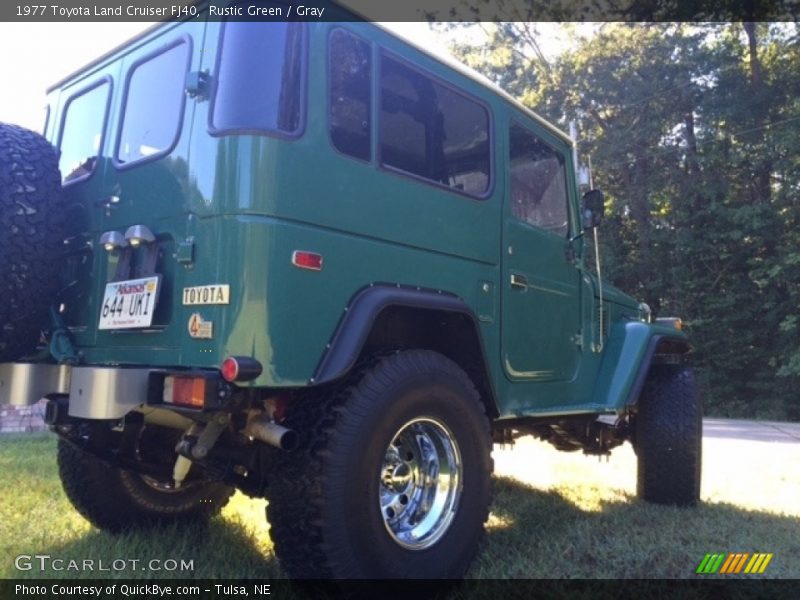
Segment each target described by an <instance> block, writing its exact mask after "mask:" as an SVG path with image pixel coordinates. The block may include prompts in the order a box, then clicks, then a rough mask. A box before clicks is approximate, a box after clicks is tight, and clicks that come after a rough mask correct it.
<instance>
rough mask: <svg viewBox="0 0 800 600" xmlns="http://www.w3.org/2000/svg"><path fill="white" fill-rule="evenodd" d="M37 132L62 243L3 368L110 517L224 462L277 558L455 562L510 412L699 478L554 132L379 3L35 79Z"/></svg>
mask: <svg viewBox="0 0 800 600" xmlns="http://www.w3.org/2000/svg"><path fill="white" fill-rule="evenodd" d="M45 136H46V138H47V140H49V142H51V143H52V145H53V146H55V147H56V148H57V149H58V151H59V152H60V158H59V160H60V163H59V167H60V172H61V177H62V189H61V191H60V197H59V200H58V206H57V207H51V209H52V210H57V211H59V212H61V213H62V214H64V216H65V220H66V223H65V224H64V225H63V227H64V230H63V236H60V237H63V250H61V252H63V254H64V256H63V259H62V260H61V261H60V262H59V276H58V285H55V284H54V285H53V287H52V288H50V289H49V290H43V291H37V293H40V294H44V295H51V298H50V300H51V303H52V309H51V311H50V314H49V317H48V319H47V320H46V321H45V322H44V323H43V325H42V327H43V329H44V334H45V336H46V341H47V345H46V346H42V345H41V344H40V345H39V348H38V349H37V350H31V351H30V352H27V353H26V354H25V355H24V356H12V354H13V349H10V346H9V348H7V349H6V352H5V357H6V360H8V359H9V358H13V359H14V362H7V363H6V364H4V365H0V378H2V380H3V382H4V383H5V384H7V385H5V389H6V390H13V391H14V392H13V393H12V392H10V391H9V392H7V394H6V396H7V397H6V398H5V399H6V400H9V401H11V402H17V403H29V402H32V401H35V400H36V399H38V397H40V396H42V395H45V396H47V397H48V398H49V399H50V401H49V406H48V421H49V423H50V424H51V426H52V428H53V430H54V431H56V433H58V434H59V435H60V436H61V438H62V440H61V442H60V447H59V464H60V467H61V474H62V479H63V480H64V486H65V489H66V491H67V493H68V495H69V496H70V498H71V499H72V501H73V503H74V504H75V505H76V507H77V508H78V510H80V511H81V512H82V513H83V514H84V515H86V516H87V518H89V519H90V520H91V521H92V522H94V523H95V524H97V525H98V526H100V527H105V528H107V529H111V530H119V529H124V528H126V527H128V526H130V525H132V524H135V523H136V522H139V521H145V520H148V519H152V518H164V516H165V515H167V514H169V515H173V516H175V517H184V516H185V517H193V518H194V517H197V516H199V515H200V514H203V515H206V514H210V512H211V511H212V509H216V508H218V507H219V506H221V505H222V504H223V503H224V501H225V500H226V499H227V497H228V496H229V495H230V491H231V490H232V489H233V488H234V487H238V488H240V489H243V490H245V491H247V492H248V493H251V494H254V495H260V496H266V497H267V498H268V499H269V502H270V508H269V518H270V521H271V523H272V532H273V533H272V535H273V539H274V541H275V545H276V550H277V552H278V555H279V557H280V558H281V561H282V563H283V564H284V566H285V567H286V569H287V571H288V572H289V574H291V575H293V576H297V577H305V576H313V577H317V576H323V577H347V578H349V577H401V576H404V574H407V573H410V574H411V575H412V576H417V577H442V576H445V577H452V576H458V575H460V574H461V573H463V571H464V569H466V567H467V565H468V564H469V560H470V558H471V557H472V555H473V554H474V551H475V548H476V547H477V540H478V539H479V538H478V536H479V533H480V530H481V529H482V524H483V521H484V520H485V518H486V515H487V511H488V502H489V496H488V478H489V473H490V464H491V463H490V460H489V458H488V456H489V451H490V448H491V441H492V439H493V440H494V441H495V442H508V441H513V439H514V438H515V437H516V436H518V435H523V434H533V435H537V436H539V437H541V438H543V439H547V440H548V441H550V442H552V443H553V444H554V445H556V447H558V448H560V449H565V450H575V449H582V450H584V451H585V452H588V453H595V454H606V453H608V451H609V450H610V449H611V448H613V447H614V446H616V445H618V444H620V443H622V442H624V441H625V440H631V441H633V442H634V446H635V447H636V448H637V452H638V453H639V455H640V477H639V484H640V493H641V494H642V495H643V496H645V498H648V497H649V498H648V499H652V500H655V501H659V502H675V503H691V502H693V501H695V500H696V499H697V496H698V493H699V436H700V430H699V414H700V413H699V402H698V401H697V398H696V393H695V392H694V387H693V383H692V382H691V380H690V379H691V373H690V371H689V370H688V369H687V368H686V367H685V366H684V364H683V363H684V359H685V357H686V355H687V354H688V352H689V350H690V346H689V344H688V341H687V339H686V336H685V335H684V334H683V332H681V331H680V330H679V328H677V327H676V326H675V325H676V323H677V321H676V320H667V321H661V320H659V321H657V322H651V319H650V314H649V309H647V307H646V306H645V305H642V304H640V303H639V302H637V301H636V300H634V299H633V298H631V297H629V296H627V295H625V294H623V293H622V292H620V291H618V290H616V289H614V288H613V287H611V286H608V285H602V286H601V283H600V280H599V277H598V275H599V274H598V273H595V272H594V271H593V269H592V268H591V265H590V264H589V261H588V260H587V258H586V255H587V252H586V250H587V248H588V240H589V239H590V238H591V235H592V233H593V230H592V229H591V228H588V229H587V228H585V226H587V225H593V224H594V223H592V221H593V220H594V221H595V222H596V220H597V218H598V217H599V213H600V212H601V211H602V206H601V205H602V199H600V208H598V207H597V203H596V202H595V206H594V207H592V206H591V205H590V203H589V202H586V203H582V202H581V198H580V193H579V189H578V184H577V181H576V178H575V176H574V173H575V164H574V153H573V142H572V141H571V139H570V138H568V137H567V136H566V135H565V134H563V133H561V132H560V131H559V130H557V129H556V128H554V127H553V126H551V125H549V124H548V123H546V122H545V121H543V120H542V119H541V118H539V117H537V116H536V115H535V114H533V113H531V112H530V111H528V110H526V109H525V108H524V107H522V106H521V105H520V104H519V103H517V102H515V101H514V100H513V99H512V98H510V97H509V96H507V95H506V94H504V93H502V92H500V91H499V90H498V89H496V88H494V87H492V86H491V85H489V84H487V83H485V82H483V81H482V80H480V79H479V78H478V77H477V76H475V75H474V74H471V73H469V72H468V71H466V70H464V69H461V68H459V67H458V66H457V65H448V64H445V63H443V62H442V61H441V60H440V59H437V58H435V57H433V56H431V55H429V54H427V53H425V52H424V51H422V50H421V49H419V48H416V47H413V46H412V45H410V44H409V43H407V42H405V41H403V40H400V39H398V38H397V37H395V36H394V35H392V34H391V33H389V32H388V31H386V30H384V29H382V28H380V27H378V26H375V25H372V24H369V23H358V22H346V23H333V22H326V23H322V22H320V23H270V24H266V23H241V22H235V21H229V22H225V23H221V22H216V21H213V20H209V21H204V20H202V19H194V20H190V21H187V22H179V23H170V24H166V25H163V26H160V27H158V28H156V29H153V30H150V31H148V32H146V33H145V34H143V35H142V36H140V37H138V38H136V39H135V40H132V41H131V42H129V43H127V44H125V45H124V46H122V47H120V48H119V49H117V50H116V51H113V52H111V53H110V54H108V55H106V56H105V57H102V58H101V59H99V60H97V61H96V62H94V63H93V64H91V65H89V66H88V67H86V68H84V69H83V70H81V71H80V72H78V73H76V74H74V75H72V76H70V77H69V78H67V79H65V80H64V81H62V82H60V83H58V84H57V85H56V86H54V87H53V88H51V90H50V91H49V115H48V122H47V126H46V132H45ZM587 197H588V196H587ZM594 199H595V200H597V196H596V195H595V196H594ZM29 350H30V349H29ZM650 398H652V404H654V405H655V404H658V405H659V406H657V407H654V408H652V409H649V410H644V409H643V403H644V402H645V399H648V400H649V399H650ZM661 406H663V407H665V408H661ZM652 413H655V414H652ZM648 415H649V416H648ZM603 416H610V417H612V418H610V419H609V418H605V417H603ZM600 417H602V418H600ZM666 420H668V421H670V422H671V423H674V424H677V425H676V427H675V428H674V429H676V430H677V431H678V435H679V437H680V443H681V444H683V446H682V449H680V450H675V452H678V453H679V456H672V455H671V454H670V453H671V452H673V450H672V449H671V446H670V444H672V445H675V444H677V441H675V440H673V441H672V442H670V441H669V440H667V441H665V440H664V439H663V436H664V434H662V433H659V432H660V431H662V430H663V429H664V428H663V427H662V425H663V424H664V422H665V421H666ZM678 425H680V426H678ZM645 430H647V431H648V432H650V433H648V434H647V439H645V435H644V434H643V433H642V432H643V431H645ZM126 432H128V433H126ZM649 439H652V440H653V441H652V442H649V441H647V440H649ZM676 439H677V438H676ZM320 447H323V448H324V451H320V450H319V448H320ZM132 448H133V450H131V449H132ZM643 454H644V455H646V456H647V457H648V458H647V463H648V464H653V465H654V466H652V467H648V466H647V465H646V464H645V465H643V464H642V455H643ZM145 456H146V457H147V458H146V459H145V458H143V457H145ZM332 456H333V457H334V458H331V457H332ZM337 456H338V457H339V458H338V459H337V458H335V457H337ZM687 457H689V462H690V463H691V465H690V466H686V465H684V466H681V464H680V463H685V462H687ZM695 463H696V464H695ZM648 469H649V472H650V473H651V474H648ZM673 471H675V473H676V475H673V474H672V472H673ZM87 473H88V474H87ZM673 477H678V480H675V479H674V478H673ZM110 481H113V482H116V483H114V484H111V483H109V482H110ZM670 481H672V483H669V482H670ZM676 481H677V482H678V483H677V484H676V483H675V482H676ZM132 482H133V483H132ZM665 485H666V486H667V487H665ZM92 486H99V487H98V489H99V488H104V489H110V490H111V491H109V492H107V495H108V504H112V503H114V504H117V505H121V506H124V507H126V513H127V514H126V515H123V514H117V512H115V511H113V510H111V508H110V507H109V506H106V505H105V504H104V503H103V501H98V500H97V497H96V494H94V492H91V494H92V496H93V497H92V499H91V500H90V499H89V493H88V492H84V491H82V490H86V489H93V488H92ZM115 486H116V487H115ZM370 486H373V487H370ZM320 487H322V489H323V491H322V492H321V491H320ZM365 487H366V489H367V493H366V497H367V498H366V499H365V500H364V502H365V504H364V505H363V506H361V505H359V504H358V502H355V501H354V499H353V497H352V495H359V494H362V492H363V490H364V488H365ZM373 488H374V489H373ZM126 490H127V491H126ZM132 490H134V491H132ZM165 490H166V491H165ZM193 490H195V491H193ZM369 490H373V491H372V492H370V491H369ZM203 494H205V495H206V496H210V497H212V498H213V499H214V502H211V503H209V502H206V503H204V504H202V503H201V502H200V500H198V498H200V497H201V496H203ZM370 494H372V495H371V496H370ZM362 495H363V494H362ZM164 498H166V499H165V500H164ZM176 498H179V501H178V500H176ZM321 498H324V501H323V500H322V499H321ZM160 503H161V504H160ZM162 505H163V506H162ZM154 506H155V508H153V507H154ZM359 515H361V516H359ZM315 519H316V520H315ZM339 520H341V521H344V522H347V523H349V526H348V528H347V529H346V530H340V529H339V528H337V527H338V526H337V525H336V524H335V522H337V521H339ZM354 520H358V521H359V523H358V524H357V525H356V524H353V523H352V521H354ZM298 521H303V522H314V523H319V524H318V525H317V526H316V527H317V528H318V530H315V531H314V532H311V533H308V535H306V536H305V537H304V536H303V535H302V534H300V535H295V533H294V532H293V531H292V527H295V526H296V524H297V522H298ZM320 540H323V541H320ZM372 544H377V549H376V550H375V551H374V554H375V555H376V557H372V554H373V552H371V551H369V548H370V545H372ZM332 547H335V548H337V549H338V550H337V552H336V553H332V551H329V548H332ZM456 549H457V550H456ZM437 553H438V554H437ZM342 556H343V557H344V558H342ZM398 561H399V562H398ZM404 561H406V562H404ZM400 563H402V564H404V565H405V566H404V567H403V568H402V569H400V568H398V567H397V566H396V565H397V564H400ZM403 569H406V570H405V571H404V570H403Z"/></svg>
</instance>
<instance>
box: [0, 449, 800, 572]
mask: <svg viewBox="0 0 800 600" xmlns="http://www.w3.org/2000/svg"><path fill="white" fill-rule="evenodd" d="M55 445H56V444H55V436H53V435H50V434H35V435H26V436H3V437H0V473H2V475H3V477H2V480H3V485H4V486H5V491H4V493H3V502H2V503H0V552H2V556H3V557H5V558H4V560H3V561H1V562H0V577H2V578H26V577H30V578H40V577H69V578H80V577H84V578H87V579H88V578H96V577H98V576H100V577H118V578H139V577H146V578H157V577H159V576H162V577H204V578H221V577H225V578H247V577H250V578H265V579H270V578H276V577H282V576H283V573H282V571H281V569H280V567H279V565H278V563H277V561H276V559H275V555H274V554H273V552H272V546H271V544H270V541H269V535H268V530H269V525H268V524H267V523H266V521H265V518H264V501H263V500H251V499H249V498H247V497H245V496H243V495H241V494H237V495H236V496H235V497H234V498H233V500H232V501H231V503H230V504H229V505H228V506H227V507H226V508H225V510H224V512H223V514H222V517H221V518H216V519H214V520H212V522H211V523H210V524H209V525H208V526H207V527H194V528H190V527H186V526H184V527H165V528H161V529H156V530H150V531H146V532H134V533H128V534H125V535H120V536H113V535H109V534H106V533H103V532H100V531H98V530H96V529H94V528H93V527H91V526H90V525H89V524H88V523H87V522H86V521H85V520H84V519H83V518H82V517H80V516H79V515H78V513H77V512H75V511H74V510H73V509H72V507H71V505H70V504H69V502H68V501H67V499H66V497H65V496H64V494H63V492H62V490H61V485H60V482H59V480H58V476H57V474H56V464H55ZM494 457H495V463H496V473H495V500H494V505H493V508H492V514H491V517H490V520H489V523H488V527H487V536H486V541H485V542H484V545H483V547H482V549H481V552H480V554H479V556H478V559H477V560H476V561H475V563H474V564H473V566H472V569H471V570H470V572H469V573H468V576H469V577H472V578H687V577H695V575H694V573H695V569H696V568H697V566H698V564H699V563H700V561H701V559H702V558H703V556H704V555H705V554H706V553H707V552H750V553H752V552H772V553H774V558H773V559H772V562H771V563H770V564H769V567H768V569H767V571H766V574H765V575H766V576H768V577H776V578H777V577H779V578H800V443H796V444H792V443H767V442H745V441H740V440H732V439H707V440H706V444H705V448H704V465H703V466H704V481H703V500H704V503H703V504H702V505H701V506H699V507H697V508H693V509H679V508H672V507H661V506H652V505H648V504H645V503H643V502H639V501H637V500H636V499H635V497H634V496H635V494H634V492H635V477H636V461H635V456H634V454H633V451H632V450H631V448H630V446H628V445H625V446H623V447H621V448H618V449H616V450H615V451H614V453H613V454H612V457H611V459H610V461H608V462H606V461H605V460H603V461H598V459H597V458H596V457H587V456H583V455H582V454H580V453H577V454H563V453H559V452H557V451H555V450H553V449H551V448H550V447H549V446H547V445H545V444H543V443H540V442H536V441H533V440H523V441H522V442H520V443H518V444H517V445H516V447H515V448H514V449H513V450H511V449H500V448H498V449H496V450H495V453H494ZM20 554H31V555H32V554H50V555H51V556H53V557H59V558H63V559H67V560H69V559H77V560H84V559H94V560H100V559H102V560H103V561H104V562H107V563H109V562H110V561H112V560H113V559H115V558H125V559H131V558H140V559H143V560H149V559H152V558H157V559H161V560H165V559H169V558H176V559H191V560H193V561H194V570H193V571H190V572H185V573H179V572H178V573H167V572H161V573H159V572H154V571H145V572H142V571H136V570H129V571H121V572H109V573H97V572H83V573H81V572H75V571H70V572H63V571H61V572H59V571H45V572H39V571H38V570H32V571H17V570H16V569H15V567H14V561H13V557H15V556H18V555H20ZM708 577H727V576H708V575H706V576H704V578H708ZM739 577H741V578H745V577H749V578H752V577H753V576H752V575H751V576H745V575H740V576H739Z"/></svg>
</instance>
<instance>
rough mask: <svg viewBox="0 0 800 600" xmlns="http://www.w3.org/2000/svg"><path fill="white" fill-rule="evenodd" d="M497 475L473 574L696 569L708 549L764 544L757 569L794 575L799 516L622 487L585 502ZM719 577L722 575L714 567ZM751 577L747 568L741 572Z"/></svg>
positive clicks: (597, 574) (673, 573) (798, 567)
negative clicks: (614, 495) (667, 502)
mask: <svg viewBox="0 0 800 600" xmlns="http://www.w3.org/2000/svg"><path fill="white" fill-rule="evenodd" d="M580 493H588V494H593V493H597V494H599V491H598V490H593V489H585V490H584V489H581V490H576V491H573V490H565V489H562V488H559V489H556V490H539V489H536V488H533V487H531V486H529V485H526V484H524V483H521V482H519V481H517V480H515V479H511V478H505V477H496V478H495V496H494V504H493V507H492V518H491V519H490V522H489V524H488V527H487V532H488V535H487V537H486V542H485V544H484V547H483V548H482V551H481V553H480V554H479V556H478V559H477V561H476V563H475V565H474V566H473V568H472V569H471V570H470V572H469V574H468V576H469V577H476V578H592V579H594V578H698V577H704V578H705V577H709V576H708V575H703V576H698V575H697V574H696V569H697V567H698V565H699V564H700V562H701V560H702V559H703V557H704V556H705V554H706V553H718V552H726V553H727V552H748V553H754V552H771V553H773V554H774V557H773V559H772V561H771V563H770V564H769V566H768V569H767V571H766V572H765V575H764V576H767V577H781V578H798V577H800V545H799V544H798V543H797V540H798V539H800V520H798V519H797V518H794V517H789V516H783V515H778V514H773V513H767V512H757V511H752V510H746V509H743V508H740V507H737V506H735V505H733V504H700V505H698V506H696V507H691V508H679V507H674V506H660V505H653V504H648V503H645V502H642V501H639V500H637V499H636V498H634V497H631V496H630V495H627V494H620V495H619V498H620V499H619V500H612V501H609V500H603V499H602V497H601V498H600V499H599V500H598V502H597V505H598V508H597V509H596V510H584V509H582V508H580V507H579V506H578V505H577V504H576V502H574V501H572V500H571V499H570V497H576V496H577V495H579V494H580ZM713 577H721V576H713ZM738 577H740V578H752V577H753V576H752V575H747V576H746V575H743V574H742V575H738Z"/></svg>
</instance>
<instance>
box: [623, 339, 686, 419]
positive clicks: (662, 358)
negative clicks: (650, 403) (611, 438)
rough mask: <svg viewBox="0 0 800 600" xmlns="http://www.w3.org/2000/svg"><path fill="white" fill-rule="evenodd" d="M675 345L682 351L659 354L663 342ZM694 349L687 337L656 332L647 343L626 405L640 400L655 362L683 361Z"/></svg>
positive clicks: (632, 404) (634, 403)
mask: <svg viewBox="0 0 800 600" xmlns="http://www.w3.org/2000/svg"><path fill="white" fill-rule="evenodd" d="M662 343H663V344H669V345H673V346H674V347H675V349H680V350H681V351H680V352H669V353H663V354H659V353H658V352H657V351H658V347H659V346H660V345H661V344H662ZM692 350H693V348H692V345H691V344H690V343H689V341H688V340H687V339H686V338H683V337H678V336H669V335H661V334H655V335H654V336H653V337H651V338H650V341H649V342H648V344H647V349H646V350H645V352H644V356H643V357H642V361H641V362H640V363H639V370H638V371H637V373H636V379H634V380H633V385H632V386H631V389H630V391H629V392H628V397H627V399H626V400H625V406H627V407H631V406H634V405H636V403H637V402H638V401H639V395H640V394H641V393H642V389H643V388H644V382H645V380H646V379H647V374H648V373H649V372H650V367H651V366H653V365H654V364H668V363H675V362H678V363H681V362H683V361H684V360H685V359H684V357H685V356H686V355H687V354H688V353H690V352H691V351H692Z"/></svg>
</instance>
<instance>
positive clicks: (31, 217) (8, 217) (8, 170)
mask: <svg viewBox="0 0 800 600" xmlns="http://www.w3.org/2000/svg"><path fill="white" fill-rule="evenodd" d="M60 199H61V174H60V173H59V170H58V152H57V151H56V149H55V148H53V146H52V145H51V144H50V143H49V142H48V141H47V140H46V139H44V138H43V137H42V136H40V135H39V134H37V133H34V132H32V131H28V130H27V129H23V128H22V127H17V126H16V125H8V124H5V123H0V296H1V297H2V299H0V362H5V361H10V360H15V359H17V358H20V357H23V356H25V355H26V354H30V353H31V352H32V351H33V350H34V349H35V348H36V345H37V344H38V343H39V341H40V338H41V337H42V330H43V328H44V327H46V326H47V323H48V318H47V311H48V308H49V307H50V305H51V304H52V303H53V302H54V301H55V299H56V295H57V293H58V289H59V285H60V270H61V261H60V260H59V258H60V257H61V256H62V253H63V247H64V246H63V239H64V224H65V218H64V212H63V210H62V208H61V206H60Z"/></svg>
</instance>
